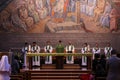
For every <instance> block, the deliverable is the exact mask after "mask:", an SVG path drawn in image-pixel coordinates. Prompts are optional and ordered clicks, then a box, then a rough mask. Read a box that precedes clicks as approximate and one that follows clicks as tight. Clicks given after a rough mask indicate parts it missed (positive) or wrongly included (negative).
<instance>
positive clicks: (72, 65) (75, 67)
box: [41, 64, 80, 69]
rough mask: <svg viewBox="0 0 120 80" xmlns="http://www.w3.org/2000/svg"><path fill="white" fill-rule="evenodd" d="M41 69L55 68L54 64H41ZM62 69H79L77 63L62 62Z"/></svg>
mask: <svg viewBox="0 0 120 80" xmlns="http://www.w3.org/2000/svg"><path fill="white" fill-rule="evenodd" d="M41 68H42V69H55V68H56V65H55V64H42V67H41ZM64 69H80V66H79V64H64Z"/></svg>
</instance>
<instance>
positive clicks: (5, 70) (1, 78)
mask: <svg viewBox="0 0 120 80" xmlns="http://www.w3.org/2000/svg"><path fill="white" fill-rule="evenodd" d="M10 74H11V66H10V64H9V61H8V56H6V55H3V56H2V58H1V60H0V80H10Z"/></svg>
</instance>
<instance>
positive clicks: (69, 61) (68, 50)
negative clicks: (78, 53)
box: [65, 42, 75, 64]
mask: <svg viewBox="0 0 120 80" xmlns="http://www.w3.org/2000/svg"><path fill="white" fill-rule="evenodd" d="M65 51H66V53H67V54H72V53H74V52H75V47H74V45H73V44H72V43H71V42H69V43H68V46H66V48H65ZM66 63H67V64H74V56H71V55H69V56H66Z"/></svg>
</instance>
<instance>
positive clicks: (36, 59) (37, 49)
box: [31, 42, 40, 67]
mask: <svg viewBox="0 0 120 80" xmlns="http://www.w3.org/2000/svg"><path fill="white" fill-rule="evenodd" d="M31 52H32V53H40V47H39V46H38V45H37V43H36V42H33V44H32V47H31ZM32 66H33V67H39V66H40V56H34V57H32Z"/></svg>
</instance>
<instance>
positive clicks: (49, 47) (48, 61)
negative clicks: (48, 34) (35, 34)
mask: <svg viewBox="0 0 120 80" xmlns="http://www.w3.org/2000/svg"><path fill="white" fill-rule="evenodd" d="M44 51H45V53H46V54H49V53H52V51H53V47H52V45H51V43H50V41H47V45H46V46H45V47H44ZM45 64H52V56H46V58H45Z"/></svg>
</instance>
